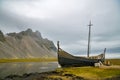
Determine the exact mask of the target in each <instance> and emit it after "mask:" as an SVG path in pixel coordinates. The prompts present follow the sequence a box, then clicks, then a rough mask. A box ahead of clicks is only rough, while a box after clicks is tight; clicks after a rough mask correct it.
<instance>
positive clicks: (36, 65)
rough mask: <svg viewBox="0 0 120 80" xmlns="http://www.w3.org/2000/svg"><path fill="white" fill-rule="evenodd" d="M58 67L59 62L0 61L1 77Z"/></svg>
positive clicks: (45, 70) (50, 69)
mask: <svg viewBox="0 0 120 80" xmlns="http://www.w3.org/2000/svg"><path fill="white" fill-rule="evenodd" d="M56 68H58V63H57V62H19V63H0V78H4V77H6V76H8V75H11V74H13V75H14V74H17V75H23V74H24V73H35V72H39V73H40V72H47V71H52V70H55V69H56Z"/></svg>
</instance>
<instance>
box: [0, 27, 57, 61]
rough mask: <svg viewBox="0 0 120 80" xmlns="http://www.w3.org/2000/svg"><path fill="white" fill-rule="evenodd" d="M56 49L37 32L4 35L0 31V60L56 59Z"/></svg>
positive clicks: (29, 30)
mask: <svg viewBox="0 0 120 80" xmlns="http://www.w3.org/2000/svg"><path fill="white" fill-rule="evenodd" d="M56 50H57V49H56V47H55V45H54V43H53V42H52V41H50V40H48V39H47V38H45V39H44V38H42V36H41V33H40V32H39V31H36V32H33V31H32V30H31V29H27V30H26V31H22V32H19V33H15V32H14V33H8V34H7V35H4V34H3V33H2V31H0V59H3V58H48V57H56V55H57V53H56Z"/></svg>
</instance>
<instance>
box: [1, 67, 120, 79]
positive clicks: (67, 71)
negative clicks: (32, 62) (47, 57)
mask: <svg viewBox="0 0 120 80" xmlns="http://www.w3.org/2000/svg"><path fill="white" fill-rule="evenodd" d="M95 72H96V73H95ZM0 80H120V66H119V68H116V67H114V66H113V67H112V66H110V67H109V66H107V67H105V66H103V67H100V68H98V67H69V68H58V69H56V70H54V71H49V72H42V73H29V74H27V73H25V74H23V75H22V76H20V75H9V76H7V77H5V78H4V79H0Z"/></svg>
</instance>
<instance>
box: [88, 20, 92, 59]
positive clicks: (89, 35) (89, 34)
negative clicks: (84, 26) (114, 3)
mask: <svg viewBox="0 0 120 80" xmlns="http://www.w3.org/2000/svg"><path fill="white" fill-rule="evenodd" d="M88 26H89V33H88V51H87V57H89V54H90V39H91V38H90V37H91V26H93V24H91V20H90V23H89V25H88Z"/></svg>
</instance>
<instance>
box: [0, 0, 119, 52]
mask: <svg viewBox="0 0 120 80" xmlns="http://www.w3.org/2000/svg"><path fill="white" fill-rule="evenodd" d="M119 9H120V6H119V1H118V0H109V1H108V0H1V1H0V17H1V18H0V29H1V30H2V31H4V33H8V32H15V31H16V32H18V31H21V30H25V29H26V28H32V29H33V30H39V31H40V32H41V33H42V35H43V36H45V37H48V38H49V39H51V40H53V41H54V43H56V41H57V40H60V42H61V47H63V48H64V49H65V50H67V51H69V52H73V53H77V52H79V51H80V52H85V51H86V49H87V38H88V37H87V36H88V27H87V25H88V23H89V20H90V19H91V20H92V23H93V26H92V35H91V40H92V42H91V50H93V51H94V50H95V49H100V50H102V49H103V48H104V47H106V48H112V47H113V48H118V47H119V44H120V42H119V41H120V36H119V34H120V27H119V26H120V24H119V21H120V15H119V14H120V10H119Z"/></svg>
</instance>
